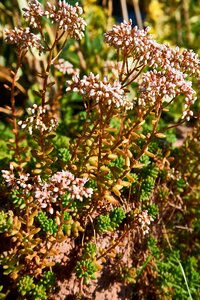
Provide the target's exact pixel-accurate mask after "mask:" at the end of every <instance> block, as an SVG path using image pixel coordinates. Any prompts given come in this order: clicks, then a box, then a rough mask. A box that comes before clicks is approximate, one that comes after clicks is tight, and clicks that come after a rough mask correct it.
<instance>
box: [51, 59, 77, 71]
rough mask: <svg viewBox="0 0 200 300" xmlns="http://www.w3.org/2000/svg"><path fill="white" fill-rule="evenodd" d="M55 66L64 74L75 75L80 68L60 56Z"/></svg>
mask: <svg viewBox="0 0 200 300" xmlns="http://www.w3.org/2000/svg"><path fill="white" fill-rule="evenodd" d="M54 67H55V68H56V69H57V70H58V71H59V72H61V73H62V74H67V75H75V74H77V73H78V70H77V69H74V67H73V65H72V64H71V63H70V62H68V61H67V60H64V59H63V58H60V59H59V60H58V63H57V64H55V65H54Z"/></svg>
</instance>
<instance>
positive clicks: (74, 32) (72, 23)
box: [44, 0, 86, 40]
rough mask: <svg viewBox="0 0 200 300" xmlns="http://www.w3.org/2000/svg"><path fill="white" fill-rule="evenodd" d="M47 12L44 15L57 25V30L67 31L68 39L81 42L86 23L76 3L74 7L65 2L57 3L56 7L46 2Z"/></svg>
mask: <svg viewBox="0 0 200 300" xmlns="http://www.w3.org/2000/svg"><path fill="white" fill-rule="evenodd" d="M47 5H48V10H46V11H45V13H44V15H45V16H46V17H47V18H49V19H51V20H52V22H55V23H57V24H58V27H59V29H62V30H64V31H67V33H68V35H69V36H70V37H73V38H75V39H76V40H81V39H82V38H83V36H84V33H83V31H84V30H85V26H86V22H85V20H84V19H83V18H81V17H80V15H82V13H83V10H82V8H81V7H80V6H79V5H78V3H76V4H75V5H74V6H72V5H70V4H68V3H66V2H65V0H63V1H61V0H59V2H58V7H56V6H55V5H52V4H51V3H49V2H47Z"/></svg>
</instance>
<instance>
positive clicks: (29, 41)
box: [5, 27, 43, 52]
mask: <svg viewBox="0 0 200 300" xmlns="http://www.w3.org/2000/svg"><path fill="white" fill-rule="evenodd" d="M5 40H6V42H7V43H8V44H13V45H16V46H17V48H18V49H20V50H25V51H27V50H28V49H29V48H34V47H35V48H36V49H38V50H39V52H42V50H43V46H42V44H41V42H40V39H39V37H38V36H37V35H35V34H33V33H31V32H30V28H29V27H26V28H21V27H20V28H15V29H13V30H11V31H10V30H8V29H6V30H5Z"/></svg>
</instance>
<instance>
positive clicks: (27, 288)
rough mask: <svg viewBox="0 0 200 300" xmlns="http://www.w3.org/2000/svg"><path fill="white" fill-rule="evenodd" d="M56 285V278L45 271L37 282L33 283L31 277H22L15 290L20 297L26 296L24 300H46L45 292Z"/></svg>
mask: <svg viewBox="0 0 200 300" xmlns="http://www.w3.org/2000/svg"><path fill="white" fill-rule="evenodd" d="M55 283H56V278H55V275H54V273H53V272H51V271H45V272H44V274H43V276H42V278H41V279H40V280H39V282H37V283H34V277H32V276H31V275H24V276H22V277H21V278H20V279H19V281H18V283H17V288H18V291H19V293H20V294H21V295H22V296H26V298H25V299H33V300H40V299H41V300H46V299H48V298H47V291H48V290H51V289H52V288H53V287H54V286H55Z"/></svg>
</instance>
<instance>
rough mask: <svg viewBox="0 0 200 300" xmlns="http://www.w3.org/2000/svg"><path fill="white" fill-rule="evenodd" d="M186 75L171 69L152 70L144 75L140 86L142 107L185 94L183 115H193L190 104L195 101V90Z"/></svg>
mask: <svg viewBox="0 0 200 300" xmlns="http://www.w3.org/2000/svg"><path fill="white" fill-rule="evenodd" d="M185 78H186V75H185V74H183V73H182V72H180V71H178V70H176V69H171V71H170V72H162V71H160V72H158V71H157V70H152V71H149V72H146V73H144V74H143V76H142V82H141V84H140V86H139V92H140V98H139V101H138V103H139V105H140V106H142V107H151V106H154V105H155V104H156V103H157V104H159V100H160V102H162V101H163V100H164V101H166V102H169V101H171V100H173V99H174V98H175V97H176V96H178V95H184V96H185V111H184V115H183V117H186V118H188V117H190V116H192V111H191V110H190V106H191V105H192V104H193V103H194V102H195V100H196V97H195V96H194V95H195V91H194V90H193V88H192V83H191V82H190V81H187V80H185Z"/></svg>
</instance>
